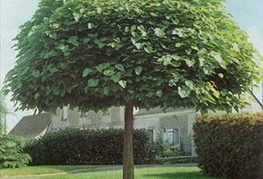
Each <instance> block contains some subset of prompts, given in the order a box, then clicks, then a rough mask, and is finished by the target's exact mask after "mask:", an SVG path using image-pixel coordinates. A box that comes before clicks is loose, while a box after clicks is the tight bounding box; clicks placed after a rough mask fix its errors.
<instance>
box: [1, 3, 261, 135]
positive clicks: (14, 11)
mask: <svg viewBox="0 0 263 179" xmlns="http://www.w3.org/2000/svg"><path fill="white" fill-rule="evenodd" d="M38 2H39V0H0V22H1V26H0V39H1V46H0V76H1V78H0V80H1V81H0V87H2V82H3V80H4V76H5V74H6V73H7V72H8V70H10V69H11V68H12V67H13V66H14V63H15V56H16V52H15V51H14V50H13V49H12V48H11V47H12V46H13V45H14V42H13V41H12V39H13V38H14V37H15V36H16V34H18V33H19V26H20V25H22V24H23V23H24V22H26V21H27V20H29V19H30V18H31V17H32V15H33V13H34V12H35V10H36V9H37V4H38ZM226 7H227V9H228V11H229V12H230V13H231V14H232V16H233V18H234V20H235V21H236V22H237V23H238V25H239V26H240V27H241V28H242V29H243V30H245V31H246V32H247V33H248V34H249V36H250V39H249V40H250V42H252V43H253V45H254V46H255V47H256V48H257V49H258V50H259V51H260V52H261V54H263V0H226ZM255 94H256V95H257V97H258V98H259V99H260V101H262V98H263V96H262V92H260V90H256V91H255ZM9 99H10V96H7V99H6V103H7V108H8V109H9V110H10V111H11V113H12V114H10V115H7V124H8V126H7V131H10V130H11V129H12V128H13V127H14V126H15V124H16V123H17V122H18V121H19V120H20V119H21V118H22V117H23V116H25V115H31V114H33V111H26V112H22V111H16V112H14V106H13V104H12V103H11V102H10V101H9Z"/></svg>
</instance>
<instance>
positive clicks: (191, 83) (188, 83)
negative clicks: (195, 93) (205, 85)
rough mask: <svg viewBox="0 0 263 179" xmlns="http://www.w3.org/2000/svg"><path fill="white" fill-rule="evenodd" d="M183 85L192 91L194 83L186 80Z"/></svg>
mask: <svg viewBox="0 0 263 179" xmlns="http://www.w3.org/2000/svg"><path fill="white" fill-rule="evenodd" d="M184 83H185V85H186V86H188V87H189V88H190V89H191V90H194V83H193V82H192V81H190V80H186V81H185V82H184Z"/></svg>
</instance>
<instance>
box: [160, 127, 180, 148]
mask: <svg viewBox="0 0 263 179" xmlns="http://www.w3.org/2000/svg"><path fill="white" fill-rule="evenodd" d="M163 139H164V141H165V142H167V143H169V144H170V145H171V146H172V147H179V146H180V136H179V130H178V129H167V130H164V138H163Z"/></svg>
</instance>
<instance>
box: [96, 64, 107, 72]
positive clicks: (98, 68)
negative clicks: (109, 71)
mask: <svg viewBox="0 0 263 179" xmlns="http://www.w3.org/2000/svg"><path fill="white" fill-rule="evenodd" d="M109 66H110V64H109V63H101V64H99V65H98V66H96V67H95V68H96V70H97V71H98V72H100V73H102V72H103V70H105V69H106V68H108V67H109Z"/></svg>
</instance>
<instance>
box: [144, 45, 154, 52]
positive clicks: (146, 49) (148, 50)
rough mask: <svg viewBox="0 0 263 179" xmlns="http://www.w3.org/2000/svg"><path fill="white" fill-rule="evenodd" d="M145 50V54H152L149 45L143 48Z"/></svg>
mask: <svg viewBox="0 0 263 179" xmlns="http://www.w3.org/2000/svg"><path fill="white" fill-rule="evenodd" d="M143 49H144V50H145V52H147V53H152V52H153V48H152V46H150V45H147V46H146V47H144V48H143Z"/></svg>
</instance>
